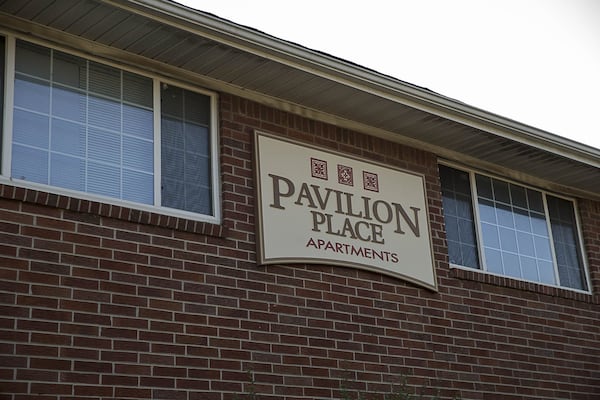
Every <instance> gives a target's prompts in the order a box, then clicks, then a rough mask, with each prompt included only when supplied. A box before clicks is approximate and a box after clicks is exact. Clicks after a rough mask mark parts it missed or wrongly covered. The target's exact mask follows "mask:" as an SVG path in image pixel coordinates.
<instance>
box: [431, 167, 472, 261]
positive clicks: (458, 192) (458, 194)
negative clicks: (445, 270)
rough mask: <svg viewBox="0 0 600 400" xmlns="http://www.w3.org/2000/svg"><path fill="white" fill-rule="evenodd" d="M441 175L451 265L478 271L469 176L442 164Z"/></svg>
mask: <svg viewBox="0 0 600 400" xmlns="http://www.w3.org/2000/svg"><path fill="white" fill-rule="evenodd" d="M440 176H441V182H442V201H443V208H444V218H445V222H446V232H447V241H448V252H449V257H450V262H451V263H452V264H457V265H464V266H467V267H472V268H479V256H478V253H477V244H476V240H475V228H474V224H473V206H472V203H471V186H470V184H469V175H468V174H467V173H466V172H462V171H458V170H455V169H452V168H448V167H446V166H444V165H440Z"/></svg>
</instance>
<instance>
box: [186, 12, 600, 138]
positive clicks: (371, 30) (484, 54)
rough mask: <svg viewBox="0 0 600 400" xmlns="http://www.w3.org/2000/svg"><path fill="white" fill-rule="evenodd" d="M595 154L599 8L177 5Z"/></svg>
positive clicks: (599, 107)
mask: <svg viewBox="0 0 600 400" xmlns="http://www.w3.org/2000/svg"><path fill="white" fill-rule="evenodd" d="M177 1H178V2H179V3H181V4H185V5H188V6H190V7H193V8H195V9H199V10H202V11H206V12H210V13H212V14H215V15H217V16H219V17H221V18H225V19H228V20H231V21H233V22H235V23H238V24H241V25H246V26H249V27H251V28H254V29H257V30H259V31H262V32H265V33H267V34H270V35H273V36H275V37H277V38H280V39H284V40H288V41H291V42H294V43H297V44H299V45H302V46H305V47H308V48H311V49H314V50H319V51H322V52H325V53H328V54H330V55H332V56H335V57H338V58H342V59H345V60H348V61H351V62H353V63H356V64H359V65H362V66H364V67H367V68H371V69H373V70H376V71H378V72H380V73H383V74H387V75H390V76H392V77H394V78H397V79H400V80H403V81H405V82H408V83H411V84H414V85H418V86H422V87H426V88H428V89H430V90H432V91H434V92H437V93H439V94H441V95H444V96H447V97H451V98H453V99H456V100H459V101H462V102H464V103H466V104H468V105H470V106H474V107H477V108H481V109H483V110H486V111H488V112H492V113H494V114H498V115H501V116H503V117H506V118H510V119H513V120H516V121H519V122H521V123H525V124H528V125H531V126H534V127H536V128H539V129H543V130H545V131H548V132H550V133H554V134H557V135H560V136H564V137H567V138H569V139H572V140H575V141H578V142H580V143H584V144H587V145H590V146H593V147H595V148H597V149H600V1H598V0H387V1H386V0H369V1H364V0H363V1H357V0H302V1H285V0H177Z"/></svg>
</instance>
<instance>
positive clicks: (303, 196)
mask: <svg viewBox="0 0 600 400" xmlns="http://www.w3.org/2000/svg"><path fill="white" fill-rule="evenodd" d="M255 151H256V177H257V201H258V204H257V212H258V221H257V222H258V243H257V246H258V262H259V263H260V264H278V263H320V264H328V265H343V266H349V267H354V268H362V269H367V270H371V271H376V272H379V273H382V274H387V275H391V276H395V277H399V278H402V279H404V280H408V281H411V282H413V283H415V284H418V285H421V286H424V287H426V288H429V289H432V290H437V281H436V277H435V269H434V263H433V252H432V245H431V233H430V229H429V217H428V211H427V198H426V192H425V180H424V177H423V176H422V175H420V174H416V173H412V172H408V171H404V170H400V169H397V168H391V167H389V166H384V165H380V164H376V163H372V162H367V161H365V160H361V159H358V158H355V157H352V156H348V155H342V154H339V153H333V152H329V151H323V150H320V149H318V148H316V147H313V146H308V145H304V144H302V145H301V144H299V143H296V142H292V141H288V140H283V139H280V138H276V137H274V136H271V135H267V134H264V133H260V132H257V133H256V139H255Z"/></svg>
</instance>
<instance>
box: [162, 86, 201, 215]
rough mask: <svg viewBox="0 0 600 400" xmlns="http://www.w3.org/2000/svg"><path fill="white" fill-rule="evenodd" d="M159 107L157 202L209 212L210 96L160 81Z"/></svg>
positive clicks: (178, 207)
mask: <svg viewBox="0 0 600 400" xmlns="http://www.w3.org/2000/svg"><path fill="white" fill-rule="evenodd" d="M161 107H162V108H161V126H162V128H161V131H162V138H161V141H162V144H161V154H162V156H161V170H162V196H161V198H162V201H161V204H162V205H163V206H166V207H171V208H177V209H180V210H185V211H191V212H197V213H202V214H211V213H212V208H213V205H212V190H211V176H212V174H211V159H210V145H211V144H210V127H209V126H208V123H209V122H210V98H209V97H208V96H205V95H201V94H198V93H194V92H191V91H188V90H185V89H182V88H178V87H175V86H170V85H163V86H162V90H161Z"/></svg>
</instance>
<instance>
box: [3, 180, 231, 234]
mask: <svg viewBox="0 0 600 400" xmlns="http://www.w3.org/2000/svg"><path fill="white" fill-rule="evenodd" d="M0 198H3V199H8V200H17V201H23V202H26V203H30V204H37V205H42V206H48V207H53V208H58V209H62V210H65V214H64V215H65V217H68V218H69V219H72V220H77V221H82V222H89V223H96V224H100V218H102V217H104V218H114V219H120V220H124V221H128V222H133V223H138V224H144V225H153V226H157V227H161V228H167V229H174V230H178V231H183V232H189V233H197V234H202V235H207V236H215V237H224V236H225V235H226V233H227V232H226V231H227V228H226V227H225V226H224V225H223V224H215V223H210V222H204V221H196V220H192V219H188V218H183V217H177V216H172V215H166V214H161V213H158V212H152V211H146V210H139V209H135V208H132V207H126V206H119V205H114V204H109V203H104V202H101V201H93V200H85V199H79V198H77V197H73V196H69V195H62V194H54V193H49V192H46V191H42V190H37V189H30V188H23V187H18V186H12V185H7V184H0ZM68 212H72V213H74V214H75V213H77V215H67V213H68Z"/></svg>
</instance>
